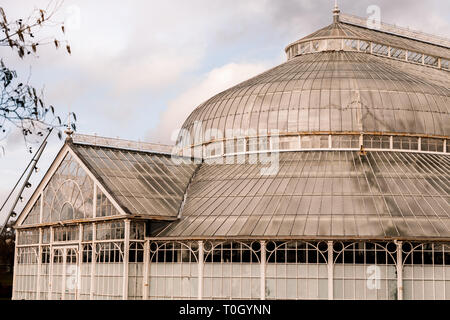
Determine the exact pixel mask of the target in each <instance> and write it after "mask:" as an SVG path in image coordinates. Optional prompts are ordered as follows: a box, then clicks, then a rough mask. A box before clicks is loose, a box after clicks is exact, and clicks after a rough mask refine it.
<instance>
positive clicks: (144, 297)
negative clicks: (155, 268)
mask: <svg viewBox="0 0 450 320" xmlns="http://www.w3.org/2000/svg"><path fill="white" fill-rule="evenodd" d="M147 223H149V222H147ZM149 267H150V241H149V240H146V241H145V243H144V279H143V281H142V285H143V288H142V300H148V289H149V281H148V276H149V271H150V268H149Z"/></svg>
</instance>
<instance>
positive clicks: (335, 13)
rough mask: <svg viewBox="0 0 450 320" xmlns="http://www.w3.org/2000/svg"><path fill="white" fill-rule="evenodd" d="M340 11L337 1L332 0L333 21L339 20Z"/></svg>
mask: <svg viewBox="0 0 450 320" xmlns="http://www.w3.org/2000/svg"><path fill="white" fill-rule="evenodd" d="M340 13H341V10H339V6H338V2H337V0H334V9H333V22H334V23H338V22H339V14H340Z"/></svg>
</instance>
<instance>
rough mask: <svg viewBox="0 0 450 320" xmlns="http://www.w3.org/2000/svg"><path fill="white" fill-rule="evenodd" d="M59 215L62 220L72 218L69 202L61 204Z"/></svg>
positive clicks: (71, 208) (71, 207)
mask: <svg viewBox="0 0 450 320" xmlns="http://www.w3.org/2000/svg"><path fill="white" fill-rule="evenodd" d="M60 216H61V220H62V221H65V220H73V218H74V216H73V206H72V205H71V204H70V203H69V202H66V203H64V205H63V206H62V208H61V213H60Z"/></svg>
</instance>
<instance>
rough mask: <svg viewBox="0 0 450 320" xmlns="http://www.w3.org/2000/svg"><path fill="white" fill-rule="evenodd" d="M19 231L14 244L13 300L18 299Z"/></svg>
mask: <svg viewBox="0 0 450 320" xmlns="http://www.w3.org/2000/svg"><path fill="white" fill-rule="evenodd" d="M18 233H19V232H18V231H17V230H16V234H15V242H14V243H15V246H14V270H13V292H12V297H11V299H12V300H15V299H17V296H16V290H17V278H16V273H17V264H18V263H17V262H18V261H19V256H18V253H19V250H18V249H17V244H18V242H17V240H18V236H17V235H18Z"/></svg>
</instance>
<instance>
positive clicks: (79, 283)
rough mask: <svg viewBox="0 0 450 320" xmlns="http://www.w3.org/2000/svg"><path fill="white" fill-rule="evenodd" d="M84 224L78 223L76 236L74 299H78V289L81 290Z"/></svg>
mask: <svg viewBox="0 0 450 320" xmlns="http://www.w3.org/2000/svg"><path fill="white" fill-rule="evenodd" d="M83 228H84V226H83V225H82V224H80V230H79V232H80V236H79V237H78V257H77V286H76V288H75V299H76V300H80V291H81V285H82V282H81V266H82V264H83V244H82V241H83V230H84V229H83Z"/></svg>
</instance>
